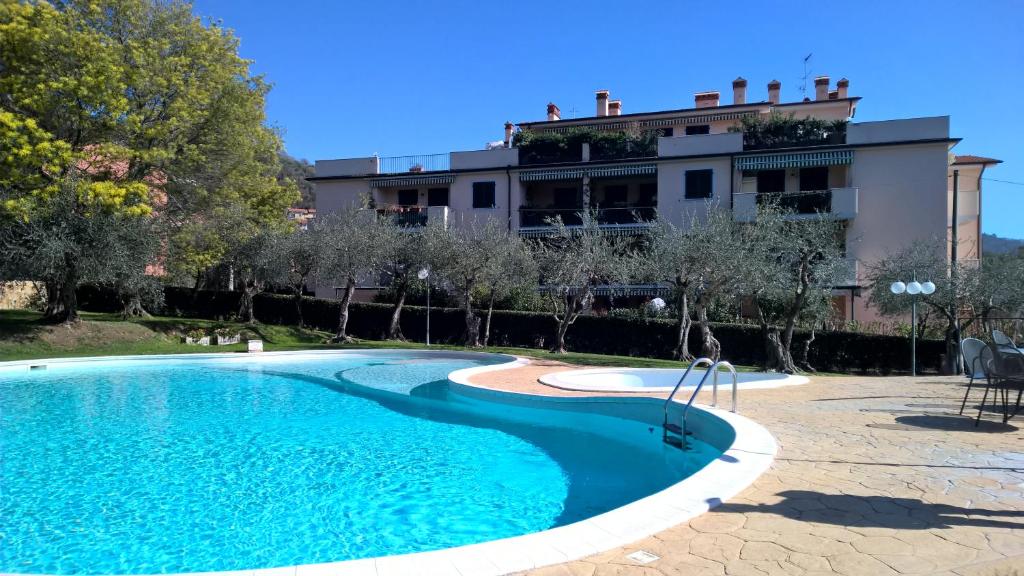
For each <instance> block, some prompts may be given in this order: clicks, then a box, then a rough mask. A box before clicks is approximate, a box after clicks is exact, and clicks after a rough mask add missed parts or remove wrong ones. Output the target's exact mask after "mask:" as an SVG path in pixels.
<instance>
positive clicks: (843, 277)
mask: <svg viewBox="0 0 1024 576" xmlns="http://www.w3.org/2000/svg"><path fill="white" fill-rule="evenodd" d="M859 280H860V260H857V259H856V258H846V259H845V260H844V262H843V266H842V269H841V270H840V271H839V276H838V278H836V287H837V288H849V287H851V286H860V283H859Z"/></svg>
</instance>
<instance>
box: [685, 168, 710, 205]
mask: <svg viewBox="0 0 1024 576" xmlns="http://www.w3.org/2000/svg"><path fill="white" fill-rule="evenodd" d="M711 173H712V170H687V171H686V190H685V192H684V194H683V197H684V198H686V199H687V200H692V199H696V198H711Z"/></svg>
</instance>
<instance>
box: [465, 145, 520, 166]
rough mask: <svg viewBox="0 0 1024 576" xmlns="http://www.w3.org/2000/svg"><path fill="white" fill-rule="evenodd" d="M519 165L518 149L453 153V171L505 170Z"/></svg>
mask: <svg viewBox="0 0 1024 576" xmlns="http://www.w3.org/2000/svg"><path fill="white" fill-rule="evenodd" d="M518 165H519V150H518V149H517V148H496V149H494V150H471V151H468V152H452V153H451V168H452V170H474V169H477V168H504V167H505V166H518Z"/></svg>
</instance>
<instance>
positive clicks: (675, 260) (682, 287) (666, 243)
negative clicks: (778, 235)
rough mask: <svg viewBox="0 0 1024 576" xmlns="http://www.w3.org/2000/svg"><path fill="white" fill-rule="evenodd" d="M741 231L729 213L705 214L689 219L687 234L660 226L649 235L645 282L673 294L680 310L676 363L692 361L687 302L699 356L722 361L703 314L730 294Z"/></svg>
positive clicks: (740, 252)
mask: <svg viewBox="0 0 1024 576" xmlns="http://www.w3.org/2000/svg"><path fill="white" fill-rule="evenodd" d="M741 226H742V225H741V224H738V223H736V222H734V220H733V216H732V213H731V212H729V211H726V210H718V209H714V208H709V210H708V213H707V217H706V218H703V219H702V218H697V217H695V216H694V217H691V218H690V226H689V228H680V227H677V226H675V225H674V224H672V223H671V222H667V221H659V222H658V223H657V224H656V225H655V226H654V227H653V228H652V230H651V234H650V236H649V244H650V248H649V250H648V251H647V254H646V258H647V259H646V264H645V265H644V267H645V268H646V269H647V270H648V272H647V273H646V274H645V276H647V277H648V278H651V279H654V280H655V281H658V282H664V283H667V284H670V285H671V286H672V287H673V289H674V292H675V294H676V299H677V300H676V301H677V305H678V307H679V308H678V311H677V313H678V316H679V326H678V327H679V330H678V335H677V338H676V348H675V355H676V356H677V357H678V358H680V359H683V360H692V359H693V356H692V355H691V354H690V350H689V332H690V326H691V325H692V323H693V318H692V317H691V312H690V303H691V302H692V303H693V312H694V313H695V314H696V318H697V325H698V326H699V327H700V331H701V342H702V346H701V356H704V357H707V358H711V359H712V360H718V358H719V357H720V356H721V351H722V347H721V344H719V342H718V340H717V339H716V338H715V337H714V334H713V332H712V330H711V323H710V322H709V320H708V309H709V308H710V307H711V306H712V304H714V303H715V302H716V301H722V300H724V299H728V298H730V297H731V296H732V295H733V294H734V293H735V289H736V286H737V284H738V274H737V271H736V270H735V267H736V264H737V262H739V261H741V259H742V256H743V254H744V252H745V251H746V246H745V244H744V239H743V234H742V232H743V231H742V227H741Z"/></svg>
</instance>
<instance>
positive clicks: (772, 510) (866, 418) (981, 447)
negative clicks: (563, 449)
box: [472, 362, 1024, 576]
mask: <svg viewBox="0 0 1024 576" xmlns="http://www.w3.org/2000/svg"><path fill="white" fill-rule="evenodd" d="M571 368H572V367H568V366H565V365H562V364H559V363H557V362H543V363H538V364H534V365H530V366H525V367H522V368H517V369H513V370H505V371H498V372H492V373H484V374H479V375H477V376H475V377H473V379H472V382H473V383H474V384H476V385H480V386H486V387H492V388H496V389H502V390H508V391H514V392H520V393H526V394H539V395H552V396H560V395H568V396H581V395H587V394H584V393H578V392H567V391H561V390H557V389H555V388H550V387H547V386H544V385H542V384H539V383H538V382H537V378H538V377H539V376H540V375H542V374H545V373H548V372H553V371H560V370H566V369H571ZM963 391H964V388H963V381H962V380H960V379H959V378H951V377H934V376H933V377H919V378H909V377H812V378H811V383H810V384H807V385H804V386H795V387H786V388H778V389H773V390H744V391H741V392H740V398H739V400H740V410H741V413H742V414H743V415H745V416H747V417H750V418H752V419H754V420H756V421H757V422H759V423H761V424H762V425H764V426H765V427H766V428H768V429H769V430H770V431H771V432H772V434H774V435H775V437H776V438H777V439H778V441H779V446H780V449H779V454H778V457H777V458H776V460H775V462H774V464H773V465H772V467H771V469H770V470H769V471H768V472H766V473H765V474H764V475H763V476H762V477H761V478H759V479H758V480H757V481H756V482H754V484H752V485H751V486H750V487H748V488H747V489H746V490H745V491H744V492H742V493H741V494H739V495H738V496H737V497H736V498H734V499H733V500H731V501H729V502H726V503H725V504H722V505H721V506H719V507H717V508H715V509H714V510H713V511H712V512H709V513H707V514H704V515H702V516H700V517H698V518H695V519H693V520H691V521H689V522H688V523H686V524H683V525H680V526H676V527H673V528H671V529H669V530H666V531H664V532H661V533H659V534H656V535H654V536H652V537H649V538H646V539H644V540H641V541H640V542H636V543H634V544H631V545H628V546H624V547H621V548H617V549H614V550H609V551H607V552H603V553H601V554H598V555H595V556H591V557H589V558H584V559H582V560H578V561H575V562H569V563H566V564H562V565H559V566H551V567H546V568H541V569H537V570H534V571H531V572H529V574H531V575H543V576H563V575H564V576H603V575H622V576H633V575H639V576H676V575H684V574H685V575H699V574H716V575H745V574H756V575H764V574H769V575H773V574H780V575H815V574H845V575H850V576H855V575H859V574H867V575H872V576H875V575H885V574H945V575H957V576H967V575H983V574H984V575H989V574H991V575H994V576H1010V575H1014V574H1015V573H1014V570H1016V572H1017V574H1020V575H1021V576H1024V432H1022V431H1021V430H1018V429H1017V426H1021V427H1022V428H1024V426H1022V422H1024V418H1018V419H1017V420H1013V421H1011V422H1010V426H1004V425H1002V424H999V423H998V422H997V421H996V418H995V417H994V416H993V415H989V416H988V417H987V419H986V420H985V421H983V422H982V426H981V427H979V428H974V427H973V425H972V424H973V422H971V421H970V419H968V418H965V417H961V416H958V415H957V414H956V411H957V410H959V406H960V399H961V398H962V397H963V396H962V395H963ZM970 405H971V403H970V402H969V403H968V406H970ZM973 413H974V414H977V412H976V408H975V411H974V412H973ZM637 550H648V551H650V552H652V553H654V554H657V555H658V556H660V559H659V560H656V561H654V562H652V563H650V564H646V565H638V564H636V563H635V562H632V561H631V560H629V559H628V558H626V555H627V554H630V553H632V552H635V551H637Z"/></svg>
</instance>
